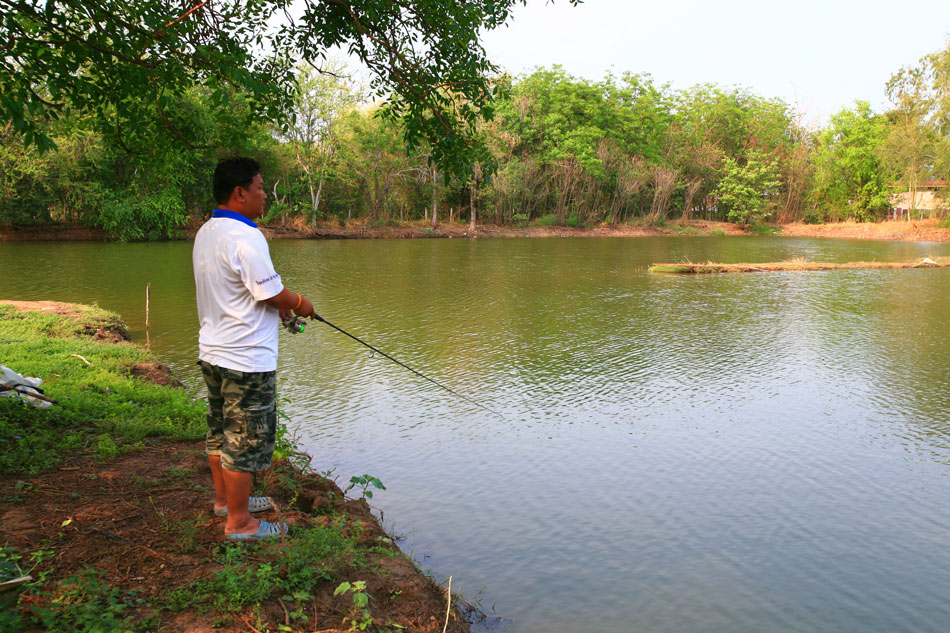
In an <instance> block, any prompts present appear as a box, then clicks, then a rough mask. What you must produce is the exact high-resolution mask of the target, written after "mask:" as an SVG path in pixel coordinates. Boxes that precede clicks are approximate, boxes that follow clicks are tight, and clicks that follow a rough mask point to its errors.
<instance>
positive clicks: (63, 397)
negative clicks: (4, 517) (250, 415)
mask: <svg viewBox="0 0 950 633" xmlns="http://www.w3.org/2000/svg"><path fill="white" fill-rule="evenodd" d="M115 323H118V317H117V315H115V314H112V313H109V312H106V311H105V310H100V309H98V308H93V309H90V310H88V311H86V312H84V313H82V314H81V315H80V318H78V319H73V318H70V317H67V316H63V315H59V314H53V313H50V312H28V311H23V310H18V309H16V308H14V307H12V306H10V305H9V304H3V303H0V359H3V360H2V362H3V364H4V365H6V366H7V367H10V368H11V369H13V370H14V371H17V372H19V373H21V374H23V375H29V376H39V377H40V378H43V379H44V381H45V383H44V385H43V389H44V390H45V393H46V395H47V396H49V397H51V398H55V399H56V400H58V402H59V403H58V404H55V405H53V406H52V407H50V408H48V409H36V408H33V407H30V406H26V405H25V404H23V403H22V402H20V401H19V399H15V398H0V446H2V449H3V450H2V451H0V473H21V474H26V475H30V474H36V473H39V472H42V471H44V470H46V469H48V468H50V467H52V466H54V465H56V464H58V463H60V462H61V461H62V459H63V457H64V456H65V455H67V454H70V453H75V452H77V451H79V452H93V453H95V454H97V455H98V456H99V457H100V458H101V459H103V460H107V459H110V458H113V457H115V456H116V455H119V454H122V453H123V452H126V451H128V450H133V449H135V448H136V447H137V446H141V445H142V444H143V441H144V440H145V439H146V438H149V437H165V438H170V439H198V438H200V437H202V436H203V435H204V413H205V405H204V404H202V403H198V402H195V401H194V400H193V398H191V397H190V396H189V394H188V393H186V392H185V390H183V389H169V388H168V387H162V386H159V385H155V384H152V383H149V382H145V381H143V380H138V379H133V378H131V377H130V368H131V367H132V365H134V364H135V363H140V362H149V361H153V360H154V358H152V357H151V356H150V355H149V354H147V353H146V352H144V351H143V350H141V349H139V348H138V347H136V346H134V345H131V344H127V343H112V342H103V341H98V340H94V339H93V338H92V337H91V336H90V334H91V333H93V332H95V331H96V330H97V329H98V328H100V327H108V326H109V324H115ZM80 356H81V357H82V358H84V359H85V360H86V361H88V363H89V364H88V365H87V364H86V363H85V362H83V360H82V359H81V358H79V357H80Z"/></svg>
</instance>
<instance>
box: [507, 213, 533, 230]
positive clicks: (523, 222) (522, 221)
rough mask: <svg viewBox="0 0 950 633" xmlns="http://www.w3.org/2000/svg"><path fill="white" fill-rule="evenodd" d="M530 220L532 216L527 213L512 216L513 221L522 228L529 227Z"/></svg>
mask: <svg viewBox="0 0 950 633" xmlns="http://www.w3.org/2000/svg"><path fill="white" fill-rule="evenodd" d="M529 219H530V216H529V215H528V214H527V213H515V214H514V215H513V216H511V221H512V222H514V223H515V225H516V226H518V227H520V228H524V227H526V226H528V220H529Z"/></svg>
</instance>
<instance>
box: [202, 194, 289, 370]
mask: <svg viewBox="0 0 950 633" xmlns="http://www.w3.org/2000/svg"><path fill="white" fill-rule="evenodd" d="M191 259H192V263H193V264H194V269H195V290H196V295H197V299H198V320H199V322H200V323H201V329H200V331H199V333H198V358H199V359H200V360H203V361H205V362H207V363H211V364H212V365H217V366H219V367H225V368H227V369H234V370H237V371H274V370H276V369H277V333H278V332H279V328H280V313H279V312H278V310H277V309H276V308H272V307H271V306H269V305H267V304H266V303H263V300H264V299H270V298H271V297H273V296H275V295H277V294H279V293H280V291H281V290H283V289H284V285H283V284H282V283H281V281H280V275H278V274H277V272H276V271H275V270H274V264H273V263H271V259H270V250H269V249H268V248H267V240H265V239H264V236H263V235H262V234H261V232H260V231H259V230H258V229H257V225H256V224H254V223H253V222H251V221H250V220H248V219H247V218H244V217H243V216H241V215H239V214H237V213H234V212H230V211H222V210H220V209H219V210H217V211H215V215H214V217H212V218H211V219H210V220H208V221H207V222H205V224H204V225H203V226H202V227H201V228H200V229H198V234H197V235H196V236H195V246H194V250H193V251H192V255H191Z"/></svg>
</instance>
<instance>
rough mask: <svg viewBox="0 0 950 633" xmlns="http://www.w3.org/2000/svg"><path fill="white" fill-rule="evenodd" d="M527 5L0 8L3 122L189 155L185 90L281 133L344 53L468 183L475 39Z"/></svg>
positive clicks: (146, 1)
mask: <svg viewBox="0 0 950 633" xmlns="http://www.w3.org/2000/svg"><path fill="white" fill-rule="evenodd" d="M524 1H525V0H468V1H466V2H451V3H446V2H442V1H441V0H298V1H296V2H291V0H185V1H184V2H182V1H180V0H179V1H177V2H165V1H162V0H140V1H138V2H127V1H124V0H123V1H120V0H0V42H2V43H3V44H2V45H3V50H4V52H3V56H2V60H0V122H2V123H5V124H10V125H12V126H13V127H14V128H15V129H16V130H18V131H20V132H22V133H23V134H24V135H25V137H26V140H27V142H28V143H30V144H34V145H38V146H40V147H48V146H50V145H51V144H52V140H51V139H50V138H49V137H48V136H47V135H46V134H45V133H44V131H43V130H44V127H43V125H42V123H43V121H44V120H47V119H49V118H55V117H56V116H57V115H58V114H59V113H61V112H65V111H66V110H67V109H71V110H78V111H80V112H91V113H94V114H96V115H97V116H99V118H100V119H101V123H102V125H103V126H104V127H109V128H113V129H114V130H116V133H117V134H118V135H120V136H122V135H128V136H131V137H133V138H134V137H135V135H136V134H137V133H139V132H141V131H142V130H143V129H144V128H147V127H150V126H164V127H165V128H167V130H168V131H169V133H171V134H172V135H175V136H177V137H180V138H179V140H180V141H181V142H182V143H184V144H187V143H189V142H190V140H189V139H188V138H187V136H186V135H185V134H182V133H181V130H179V129H177V128H176V126H175V125H174V122H173V121H172V120H171V119H172V117H170V116H169V110H170V108H171V107H172V105H173V104H174V102H175V99H176V98H180V97H181V96H182V95H184V94H185V93H186V92H187V91H188V90H189V89H192V88H194V87H195V86H196V85H198V86H203V87H204V89H205V90H206V91H207V92H208V93H209V94H211V95H212V96H213V102H214V104H215V105H216V107H217V108H218V112H219V113H221V114H222V115H228V114H229V113H231V112H232V111H233V110H234V108H233V102H234V101H235V100H236V99H240V100H241V101H242V104H241V105H242V108H239V109H238V111H239V112H243V111H244V109H243V108H244V105H245V104H246V106H247V112H249V113H250V114H251V115H255V116H261V115H263V116H266V117H268V118H270V119H278V118H281V117H283V116H284V115H285V114H286V113H287V112H288V111H289V109H290V108H289V105H290V103H291V98H292V94H293V90H294V79H293V72H292V71H293V66H294V63H295V62H297V61H298V60H302V61H304V62H306V63H310V64H313V65H314V66H316V67H320V66H321V64H322V63H323V62H324V61H325V59H326V57H327V55H328V53H329V52H330V51H332V50H334V49H338V48H342V49H344V50H345V51H346V52H347V53H349V54H351V55H355V56H356V57H358V58H359V59H360V60H361V61H362V63H363V64H364V65H365V66H366V67H367V68H368V69H369V70H370V72H371V73H372V75H373V80H372V82H371V87H372V89H373V90H374V91H375V92H376V94H377V95H378V96H379V97H382V98H384V99H386V102H387V106H386V110H385V111H386V112H387V113H388V114H389V115H391V116H393V117H399V118H402V119H403V121H404V122H405V125H404V127H403V129H404V135H405V139H406V141H407V142H408V143H409V144H410V145H415V144H418V143H420V142H421V141H423V140H427V141H428V142H429V144H430V147H431V154H432V157H433V159H434V160H436V161H437V162H440V163H441V164H442V165H443V168H444V169H447V170H449V171H453V172H457V173H459V174H462V173H464V172H467V171H468V168H469V165H470V164H471V163H472V161H473V159H479V158H483V159H487V154H486V152H485V150H483V149H480V148H479V147H478V146H477V144H475V143H474V142H473V140H472V132H473V130H474V125H475V121H476V120H477V119H478V117H479V116H480V115H481V114H485V113H487V114H490V109H491V106H490V101H491V97H492V91H491V86H490V84H489V82H488V75H489V74H490V73H491V72H492V71H493V70H494V67H493V65H492V64H491V62H490V61H489V60H488V59H487V57H486V55H485V51H484V49H483V48H482V46H481V44H480V43H479V39H478V38H479V34H480V32H481V31H482V30H483V29H493V28H495V27H498V26H500V25H503V24H504V23H505V22H506V21H507V20H508V19H509V18H510V16H511V8H512V6H513V5H514V4H516V3H518V2H521V3H524ZM568 1H570V2H572V3H576V2H578V1H579V0H568ZM442 88H450V89H449V90H446V89H442ZM236 127H238V128H239V126H236Z"/></svg>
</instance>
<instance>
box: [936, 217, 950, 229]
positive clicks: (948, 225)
mask: <svg viewBox="0 0 950 633" xmlns="http://www.w3.org/2000/svg"><path fill="white" fill-rule="evenodd" d="M937 226H938V227H940V228H941V229H950V217H947V218H944V219H942V220H940V222H939V224H937Z"/></svg>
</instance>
